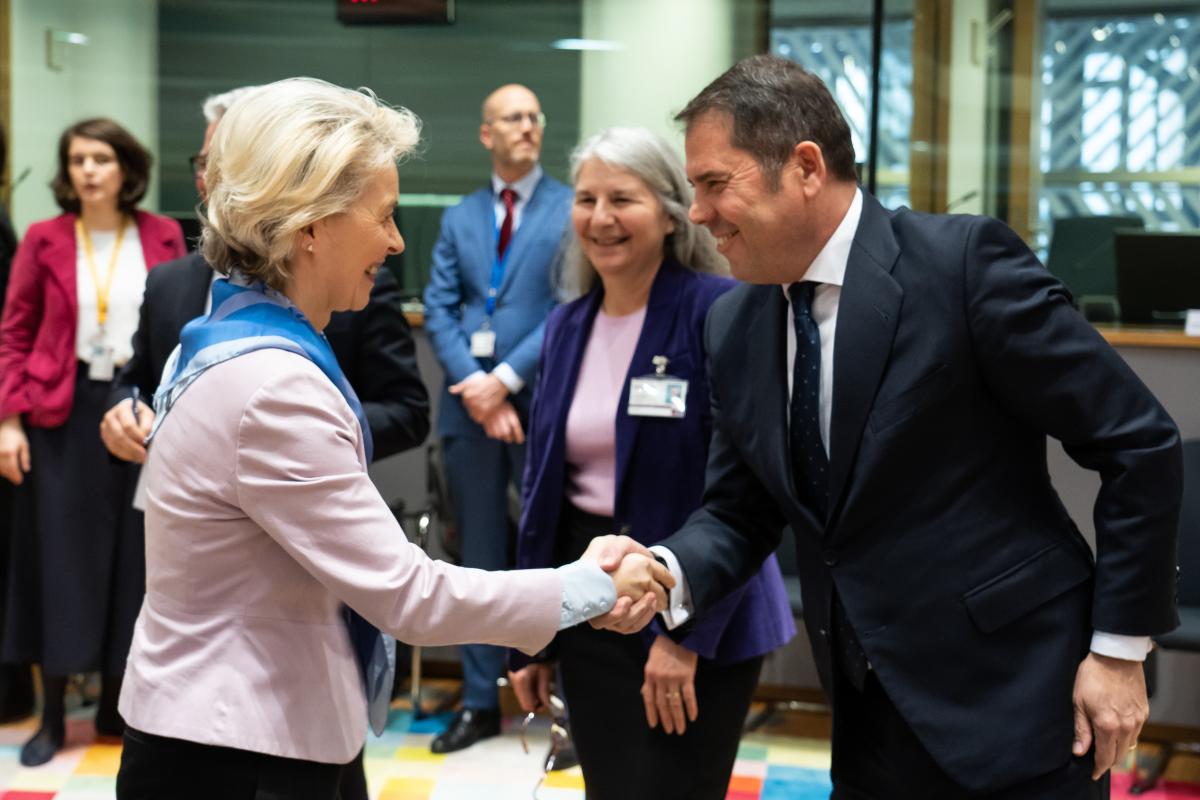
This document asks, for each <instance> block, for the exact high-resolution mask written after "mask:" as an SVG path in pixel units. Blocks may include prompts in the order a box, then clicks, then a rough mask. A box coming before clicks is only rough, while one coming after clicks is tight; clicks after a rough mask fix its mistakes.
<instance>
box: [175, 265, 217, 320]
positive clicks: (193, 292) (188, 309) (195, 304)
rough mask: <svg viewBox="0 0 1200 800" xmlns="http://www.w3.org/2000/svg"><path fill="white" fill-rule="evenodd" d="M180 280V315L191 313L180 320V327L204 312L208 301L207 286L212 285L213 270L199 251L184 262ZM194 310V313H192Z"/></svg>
mask: <svg viewBox="0 0 1200 800" xmlns="http://www.w3.org/2000/svg"><path fill="white" fill-rule="evenodd" d="M184 264H185V266H184V270H183V272H182V277H183V280H182V281H180V285H179V291H180V304H179V307H180V310H181V312H182V315H186V314H188V313H191V316H185V318H184V319H181V320H180V323H179V324H180V327H183V325H186V324H187V323H188V322H190V321H191V320H193V319H195V318H196V317H198V316H200V315H201V314H203V313H204V306H205V304H206V303H207V301H208V293H209V287H211V286H212V279H213V270H212V267H210V266H209V265H208V262H207V261H205V260H204V256H202V255H200V254H199V253H192V254H191V255H189V256H188V258H187V261H186V262H184ZM192 312H194V313H192Z"/></svg>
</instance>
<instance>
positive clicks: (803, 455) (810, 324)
mask: <svg viewBox="0 0 1200 800" xmlns="http://www.w3.org/2000/svg"><path fill="white" fill-rule="evenodd" d="M816 286H817V285H816V284H815V283H813V282H812V281H801V282H799V283H793V284H792V285H791V286H790V287H788V297H790V298H791V300H792V322H793V324H794V325H795V328H796V360H795V361H794V362H792V402H791V427H790V429H789V432H790V438H791V449H792V467H793V469H792V472H793V475H792V477H793V479H794V480H795V481H796V492H797V494H799V496H800V498H801V499H803V500H806V501H807V502H808V506H809V508H811V509H812V510H813V511H814V512H816V514H817V518H818V519H820V520H821V521H822V522H824V521H825V514H826V511H827V510H828V506H829V457H828V456H826V455H825V446H824V445H823V444H822V443H821V332H820V330H818V329H817V323H816V320H814V319H813V318H812V299H813V291H814V290H815V289H816Z"/></svg>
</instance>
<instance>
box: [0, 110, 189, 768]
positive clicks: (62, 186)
mask: <svg viewBox="0 0 1200 800" xmlns="http://www.w3.org/2000/svg"><path fill="white" fill-rule="evenodd" d="M150 163H151V157H150V154H149V153H148V152H146V150H145V148H143V147H142V146H141V145H140V144H139V143H138V141H137V140H136V139H134V138H133V136H131V135H130V134H129V133H128V132H127V131H126V130H124V129H123V128H122V127H121V126H120V125H118V124H117V123H115V122H113V121H112V120H108V119H90V120H85V121H83V122H80V123H77V124H75V125H72V126H71V127H70V128H68V129H67V130H66V131H64V132H63V135H62V137H61V138H60V140H59V147H58V174H57V175H56V177H55V178H54V181H53V182H52V183H51V188H52V189H53V190H54V196H55V200H57V201H58V204H59V206H60V207H61V208H62V210H63V211H64V213H63V214H62V215H60V216H57V217H55V218H53V219H49V220H44V221H42V222H36V223H34V224H33V225H31V226H30V227H29V231H28V232H27V233H26V235H25V239H24V241H22V242H21V244H20V246H19V247H18V248H17V254H16V257H15V259H14V261H13V266H12V274H11V276H10V279H9V286H8V295H7V301H6V303H5V305H4V316H3V320H2V321H0V475H2V476H3V477H4V478H6V479H7V480H9V481H11V482H12V483H14V484H16V485H17V486H18V487H19V488H18V489H17V492H16V497H15V502H14V506H15V508H14V528H13V536H12V544H11V552H10V553H9V565H8V566H9V575H8V592H7V598H6V602H5V603H4V628H3V637H2V639H0V659H2V660H3V661H5V662H17V663H21V662H25V663H28V662H34V663H37V664H39V665H40V667H41V671H42V688H43V693H44V703H43V712H42V724H41V726H40V728H39V729H38V731H37V733H36V734H34V736H33V738H31V739H30V740H29V741H28V742H26V743H25V746H24V747H23V748H22V750H21V763H22V764H25V765H27V766H33V765H36V764H42V763H44V762H46V761H49V760H50V759H51V758H52V757H53V756H54V753H55V752H56V751H57V750H58V749H59V748H60V747H62V744H63V739H64V723H63V692H64V690H65V688H66V682H67V676H68V675H71V674H75V673H81V672H96V671H99V672H101V673H102V674H103V676H104V678H103V682H102V690H101V697H100V705H99V709H98V711H97V714H96V729H97V731H98V732H100V733H102V734H116V735H119V734H120V733H121V730H122V728H123V727H124V725H123V723H122V721H121V717H120V715H119V714H118V713H117V711H116V702H117V697H118V695H119V694H120V687H121V676H122V673H123V671H124V665H125V658H126V655H127V653H128V650H129V642H130V638H131V636H132V633H133V623H134V620H135V618H136V617H137V613H138V608H139V606H140V605H141V597H142V591H143V586H144V583H145V578H144V571H145V568H144V563H143V558H144V557H143V552H142V551H143V545H142V520H141V514H140V513H138V512H135V511H134V510H133V509H132V507H131V501H132V498H133V488H134V483H135V482H136V476H137V472H136V469H135V468H134V467H133V466H132V465H129V464H125V463H117V462H115V461H112V460H110V459H109V458H108V456H107V453H106V452H105V450H104V447H103V445H102V444H101V442H100V437H99V433H98V431H99V425H100V419H101V417H102V416H103V414H104V411H105V410H106V405H107V403H106V400H107V396H108V391H109V384H110V382H111V380H112V374H113V370H114V369H115V368H116V367H119V366H120V365H121V364H123V363H124V361H125V360H126V359H127V358H128V357H129V355H130V348H131V344H130V342H131V338H132V334H133V332H134V330H135V329H136V328H137V321H138V310H139V307H140V306H141V298H142V291H143V289H144V287H145V282H146V270H147V269H149V268H150V267H152V266H154V265H155V264H159V263H161V262H163V261H168V260H170V259H173V258H178V257H179V256H181V255H183V253H184V247H183V233H182V231H181V230H180V228H179V224H178V223H177V222H175V221H174V220H171V219H168V218H166V217H160V216H157V215H154V214H149V213H147V212H145V211H139V210H138V209H137V208H136V206H137V203H138V201H140V200H141V199H142V197H143V195H145V193H146V184H147V180H148V178H149V173H150Z"/></svg>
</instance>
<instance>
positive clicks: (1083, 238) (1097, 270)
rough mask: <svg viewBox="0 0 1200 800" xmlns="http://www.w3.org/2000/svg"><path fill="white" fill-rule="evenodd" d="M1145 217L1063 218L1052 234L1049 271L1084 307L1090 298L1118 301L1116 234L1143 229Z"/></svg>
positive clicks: (1048, 254)
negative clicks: (1116, 299) (1123, 230)
mask: <svg viewBox="0 0 1200 800" xmlns="http://www.w3.org/2000/svg"><path fill="white" fill-rule="evenodd" d="M1142 227H1145V224H1144V223H1143V222H1142V218H1141V217H1062V218H1060V219H1056V220H1054V227H1053V229H1052V230H1051V231H1050V250H1049V252H1047V253H1046V268H1047V269H1049V270H1050V271H1051V272H1052V273H1054V275H1055V276H1056V277H1057V278H1058V279H1059V280H1061V281H1062V282H1063V283H1065V284H1066V285H1067V288H1068V289H1070V290H1071V294H1073V295H1074V296H1075V302H1076V304H1078V305H1080V307H1081V308H1082V307H1083V306H1084V304H1085V301H1086V299H1091V298H1099V297H1105V298H1114V299H1115V298H1116V296H1117V266H1116V264H1117V259H1116V254H1115V250H1114V248H1113V231H1115V230H1116V229H1117V228H1142Z"/></svg>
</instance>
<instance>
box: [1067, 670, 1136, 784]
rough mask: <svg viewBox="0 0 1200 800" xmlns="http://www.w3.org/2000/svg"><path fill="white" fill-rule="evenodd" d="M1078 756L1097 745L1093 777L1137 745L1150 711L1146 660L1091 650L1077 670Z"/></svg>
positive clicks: (1103, 771)
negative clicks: (1144, 661)
mask: <svg viewBox="0 0 1200 800" xmlns="http://www.w3.org/2000/svg"><path fill="white" fill-rule="evenodd" d="M1074 702H1075V745H1074V747H1072V748H1071V749H1072V752H1073V753H1074V754H1075V755H1076V756H1082V755H1084V754H1085V753H1087V751H1088V748H1090V747H1092V745H1093V743H1094V744H1095V747H1096V768H1095V770H1093V772H1092V780H1099V779H1100V777H1101V776H1102V775H1104V773H1105V772H1107V771H1108V770H1109V769H1111V768H1112V767H1113V765H1115V764H1116V763H1117V762H1118V761H1120V760H1121V759H1123V758H1125V755H1126V754H1127V753H1128V752H1129V751H1130V750H1132V749H1133V748H1134V747H1136V746H1137V737H1138V734H1139V733H1141V731H1142V725H1143V724H1145V722H1146V717H1147V716H1149V714H1150V704H1149V702H1148V701H1147V699H1146V676H1145V674H1144V673H1143V672H1142V662H1140V661H1126V660H1124V659H1120V658H1110V657H1109V656H1102V655H1098V654H1097V653H1088V656H1087V658H1085V659H1084V660H1083V662H1082V663H1081V664H1080V665H1079V670H1078V671H1077V672H1076V673H1075V692H1074Z"/></svg>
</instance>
